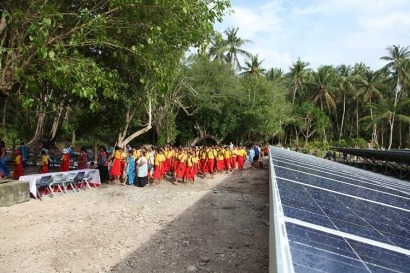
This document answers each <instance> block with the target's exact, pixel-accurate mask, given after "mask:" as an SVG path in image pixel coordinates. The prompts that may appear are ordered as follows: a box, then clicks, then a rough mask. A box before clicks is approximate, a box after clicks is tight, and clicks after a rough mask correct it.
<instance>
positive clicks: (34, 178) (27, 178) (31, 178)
mask: <svg viewBox="0 0 410 273" xmlns="http://www.w3.org/2000/svg"><path fill="white" fill-rule="evenodd" d="M92 171H96V174H95V175H94V177H93V179H92V180H91V181H90V184H94V185H96V186H99V185H101V180H100V172H99V171H98V169H82V170H74V171H68V172H53V173H38V174H30V175H23V176H20V178H19V180H20V181H26V182H29V183H30V193H31V194H32V195H33V196H34V197H35V198H37V187H36V182H37V181H38V180H39V179H40V178H41V177H43V176H48V175H51V176H54V175H57V174H61V173H62V174H64V176H63V178H65V176H66V175H67V174H69V173H78V172H85V174H84V175H87V173H89V172H92Z"/></svg>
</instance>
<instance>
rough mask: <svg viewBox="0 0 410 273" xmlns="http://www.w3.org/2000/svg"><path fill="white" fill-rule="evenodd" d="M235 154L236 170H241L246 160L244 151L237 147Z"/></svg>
mask: <svg viewBox="0 0 410 273" xmlns="http://www.w3.org/2000/svg"><path fill="white" fill-rule="evenodd" d="M237 153H238V169H239V170H243V165H244V163H245V160H246V156H247V153H246V150H245V149H244V148H243V147H239V146H238V147H237Z"/></svg>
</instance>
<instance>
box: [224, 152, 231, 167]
mask: <svg viewBox="0 0 410 273" xmlns="http://www.w3.org/2000/svg"><path fill="white" fill-rule="evenodd" d="M224 161H225V170H226V173H229V171H231V151H230V150H229V149H228V148H226V149H225V151H224Z"/></svg>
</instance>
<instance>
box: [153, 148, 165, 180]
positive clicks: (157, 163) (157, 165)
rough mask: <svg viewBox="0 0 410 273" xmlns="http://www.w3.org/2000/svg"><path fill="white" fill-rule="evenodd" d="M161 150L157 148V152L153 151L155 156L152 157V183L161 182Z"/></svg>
mask: <svg viewBox="0 0 410 273" xmlns="http://www.w3.org/2000/svg"><path fill="white" fill-rule="evenodd" d="M160 153H161V152H160V151H159V150H157V152H156V153H155V157H154V175H153V178H154V182H153V184H160V183H161V177H162V172H163V170H162V168H163V167H164V165H163V164H162V157H161V154H160Z"/></svg>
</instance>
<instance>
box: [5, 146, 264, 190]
mask: <svg viewBox="0 0 410 273" xmlns="http://www.w3.org/2000/svg"><path fill="white" fill-rule="evenodd" d="M267 152H268V151H267V146H265V149H264V150H261V148H260V147H259V146H258V145H254V146H252V147H250V148H249V149H245V147H243V146H235V145H233V144H232V143H230V144H229V145H214V146H200V147H198V146H196V147H172V146H170V145H165V146H164V147H142V148H141V149H136V148H134V147H131V146H127V147H126V149H122V148H121V147H115V148H114V151H113V152H111V153H109V152H108V151H107V149H106V148H105V147H104V146H100V148H99V153H98V157H97V162H96V163H94V162H93V161H91V162H90V161H89V154H88V152H87V150H86V148H85V147H81V150H80V152H79V154H78V157H77V158H78V159H77V160H76V167H77V169H87V168H97V169H98V170H99V173H100V179H101V182H103V183H108V184H119V185H127V184H128V185H136V186H140V187H144V186H145V185H148V184H150V185H157V184H161V183H162V182H163V180H164V178H165V177H167V178H168V180H170V181H171V182H172V183H173V184H175V185H177V184H179V183H183V184H187V183H194V182H195V180H196V179H197V178H198V177H200V178H203V179H205V178H207V177H209V178H211V179H213V178H214V175H216V174H219V173H231V172H233V171H235V170H237V169H238V170H242V169H243V166H244V163H245V162H246V161H247V160H248V161H249V162H250V163H251V164H253V163H255V162H258V160H259V158H263V155H264V154H267ZM27 154H28V148H27V147H26V146H25V145H24V143H21V145H20V146H19V147H18V149H17V150H16V151H15V153H14V171H13V172H12V173H11V172H10V170H9V169H8V167H7V165H6V163H7V153H6V146H5V143H4V141H2V140H0V177H5V176H9V175H12V176H13V178H14V179H19V177H20V176H22V175H23V172H24V169H25V168H26V166H27V158H28V155H27ZM72 155H73V150H72V149H71V150H70V149H69V148H64V149H62V151H61V158H60V161H59V171H61V172H65V171H69V170H70V166H71V165H72V162H73V158H72ZM50 162H51V158H50V155H49V154H48V151H47V150H46V149H44V148H43V149H41V151H40V166H39V169H38V172H39V173H49V172H50ZM71 167H72V166H71Z"/></svg>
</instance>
